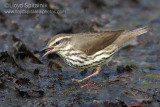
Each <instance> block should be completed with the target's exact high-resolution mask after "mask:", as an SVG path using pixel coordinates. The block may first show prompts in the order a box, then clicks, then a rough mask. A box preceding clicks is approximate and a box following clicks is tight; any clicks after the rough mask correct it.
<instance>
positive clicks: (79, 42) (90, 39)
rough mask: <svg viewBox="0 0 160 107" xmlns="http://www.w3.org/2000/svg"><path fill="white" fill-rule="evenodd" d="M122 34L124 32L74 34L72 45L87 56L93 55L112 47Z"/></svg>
mask: <svg viewBox="0 0 160 107" xmlns="http://www.w3.org/2000/svg"><path fill="white" fill-rule="evenodd" d="M122 32H124V30H119V31H105V32H101V33H88V34H86V33H81V34H74V35H73V36H72V39H71V43H72V45H73V48H74V49H78V50H80V51H83V52H85V53H86V54H87V55H93V54H94V53H96V52H97V51H99V50H101V49H104V48H106V47H107V46H109V45H111V44H112V43H113V42H114V41H115V40H116V39H117V38H118V37H119V36H120V35H121V33H122Z"/></svg>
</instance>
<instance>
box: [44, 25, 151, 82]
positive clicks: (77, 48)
mask: <svg viewBox="0 0 160 107" xmlns="http://www.w3.org/2000/svg"><path fill="white" fill-rule="evenodd" d="M149 30H150V28H149V27H141V28H138V29H135V30H131V31H129V30H117V31H103V32H94V33H77V34H57V35H55V36H53V37H52V38H51V39H50V40H49V42H48V43H47V45H46V47H45V48H44V49H42V50H43V51H46V53H45V54H44V55H43V57H44V56H46V55H48V54H51V53H56V54H58V55H59V56H60V57H61V58H62V59H63V60H64V62H65V63H66V64H68V65H69V66H71V67H73V68H80V69H93V70H95V69H96V71H95V72H94V73H92V74H91V75H89V76H87V77H85V78H83V79H75V78H73V79H72V81H75V82H83V81H85V80H88V79H89V78H91V77H93V76H95V75H97V74H99V73H100V71H101V67H102V66H103V65H105V64H107V63H108V62H109V61H111V59H112V57H113V55H114V54H115V53H116V52H117V51H118V50H119V49H120V48H121V47H122V46H123V45H124V44H125V43H126V42H127V41H128V40H130V39H131V38H134V37H136V36H138V35H141V34H144V33H146V32H148V31H149Z"/></svg>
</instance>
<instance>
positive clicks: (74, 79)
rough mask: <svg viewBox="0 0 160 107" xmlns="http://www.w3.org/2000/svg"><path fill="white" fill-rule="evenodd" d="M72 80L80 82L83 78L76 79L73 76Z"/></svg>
mask: <svg viewBox="0 0 160 107" xmlns="http://www.w3.org/2000/svg"><path fill="white" fill-rule="evenodd" d="M72 81H73V82H74V81H75V82H79V83H80V82H82V81H83V80H82V79H81V80H79V79H75V78H73V79H72Z"/></svg>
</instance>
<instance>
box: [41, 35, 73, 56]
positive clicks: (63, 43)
mask: <svg viewBox="0 0 160 107" xmlns="http://www.w3.org/2000/svg"><path fill="white" fill-rule="evenodd" d="M70 40H71V36H70V35H66V34H58V35H56V36H54V37H53V38H51V40H50V41H49V42H48V44H47V46H46V47H45V48H44V49H42V51H44V50H45V51H46V53H45V54H44V55H43V57H44V56H46V55H48V54H50V53H54V52H58V51H65V50H66V47H67V46H68V44H69V43H70Z"/></svg>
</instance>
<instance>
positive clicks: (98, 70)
mask: <svg viewBox="0 0 160 107" xmlns="http://www.w3.org/2000/svg"><path fill="white" fill-rule="evenodd" d="M96 70H97V71H96V72H95V73H93V74H91V75H89V76H88V77H86V78H83V79H80V80H79V79H74V78H73V79H72V81H76V82H83V81H85V80H87V79H89V78H91V77H93V76H95V75H97V74H99V73H100V72H101V67H97V68H96Z"/></svg>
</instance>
